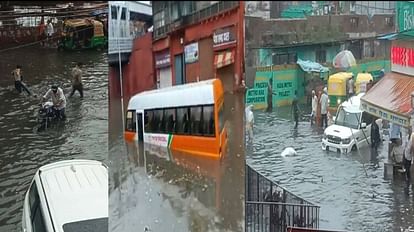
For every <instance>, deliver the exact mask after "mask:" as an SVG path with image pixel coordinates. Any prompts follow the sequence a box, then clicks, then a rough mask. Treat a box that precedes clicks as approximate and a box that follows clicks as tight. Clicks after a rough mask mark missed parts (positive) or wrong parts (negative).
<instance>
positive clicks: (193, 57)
mask: <svg viewBox="0 0 414 232" xmlns="http://www.w3.org/2000/svg"><path fill="white" fill-rule="evenodd" d="M184 53H185V63H186V64H189V63H194V62H196V61H198V42H195V43H192V44H188V45H186V46H185V47H184Z"/></svg>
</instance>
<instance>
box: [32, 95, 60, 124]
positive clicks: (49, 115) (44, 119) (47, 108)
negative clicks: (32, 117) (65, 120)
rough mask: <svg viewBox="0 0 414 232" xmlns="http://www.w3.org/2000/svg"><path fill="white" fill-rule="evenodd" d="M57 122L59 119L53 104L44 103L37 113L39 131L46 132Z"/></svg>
mask: <svg viewBox="0 0 414 232" xmlns="http://www.w3.org/2000/svg"><path fill="white" fill-rule="evenodd" d="M57 120H59V119H58V117H57V115H56V114H55V112H54V111H53V103H52V102H43V103H41V104H40V105H39V111H38V113H37V123H38V126H37V131H43V130H46V129H47V128H48V127H50V125H51V124H52V123H54V122H55V121H57Z"/></svg>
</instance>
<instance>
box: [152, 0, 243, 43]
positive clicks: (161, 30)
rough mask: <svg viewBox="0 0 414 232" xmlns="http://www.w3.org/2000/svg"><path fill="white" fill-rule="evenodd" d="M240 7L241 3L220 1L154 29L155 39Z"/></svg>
mask: <svg viewBox="0 0 414 232" xmlns="http://www.w3.org/2000/svg"><path fill="white" fill-rule="evenodd" d="M238 6H239V1H220V2H218V3H215V4H213V5H211V6H209V7H206V8H204V9H201V10H198V11H195V12H193V13H192V14H189V15H186V16H182V17H180V19H179V20H176V21H173V22H169V23H167V24H165V25H163V26H161V27H158V28H154V39H159V38H161V37H164V36H166V35H167V34H168V33H169V32H172V31H175V30H178V29H180V28H182V27H185V26H188V25H192V24H196V23H198V22H200V21H202V20H205V19H208V18H211V17H212V16H215V15H217V14H219V13H222V12H225V11H228V10H231V9H234V8H236V7H238Z"/></svg>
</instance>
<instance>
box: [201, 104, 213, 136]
mask: <svg viewBox="0 0 414 232" xmlns="http://www.w3.org/2000/svg"><path fill="white" fill-rule="evenodd" d="M203 124H204V125H203V128H204V135H207V136H214V135H215V131H214V106H212V105H211V106H203Z"/></svg>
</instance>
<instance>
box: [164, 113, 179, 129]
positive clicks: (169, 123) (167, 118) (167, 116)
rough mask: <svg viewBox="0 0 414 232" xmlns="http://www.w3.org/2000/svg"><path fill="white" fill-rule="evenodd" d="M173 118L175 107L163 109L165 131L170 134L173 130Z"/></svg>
mask: <svg viewBox="0 0 414 232" xmlns="http://www.w3.org/2000/svg"><path fill="white" fill-rule="evenodd" d="M175 120H176V117H175V109H166V110H164V126H165V133H168V134H171V133H174V132H175Z"/></svg>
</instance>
